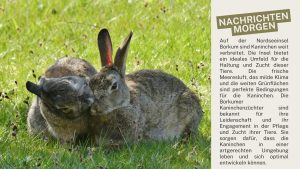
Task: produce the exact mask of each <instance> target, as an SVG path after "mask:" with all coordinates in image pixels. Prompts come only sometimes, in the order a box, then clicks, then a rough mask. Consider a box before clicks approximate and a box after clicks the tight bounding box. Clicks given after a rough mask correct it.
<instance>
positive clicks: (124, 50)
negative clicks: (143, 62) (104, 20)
mask: <svg viewBox="0 0 300 169" xmlns="http://www.w3.org/2000/svg"><path fill="white" fill-rule="evenodd" d="M132 34H133V33H132V31H131V32H130V33H129V35H128V36H127V38H126V39H125V40H124V41H123V43H122V44H121V46H120V47H119V48H118V51H117V53H116V57H115V63H114V64H115V66H117V68H119V70H120V71H121V73H122V75H125V70H126V58H127V54H128V49H129V45H130V40H131V37H132Z"/></svg>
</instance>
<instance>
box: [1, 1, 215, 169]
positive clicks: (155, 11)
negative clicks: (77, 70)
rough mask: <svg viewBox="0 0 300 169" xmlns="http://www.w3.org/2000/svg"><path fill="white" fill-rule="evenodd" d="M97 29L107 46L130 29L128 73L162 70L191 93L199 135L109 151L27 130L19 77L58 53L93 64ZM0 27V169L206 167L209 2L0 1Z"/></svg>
mask: <svg viewBox="0 0 300 169" xmlns="http://www.w3.org/2000/svg"><path fill="white" fill-rule="evenodd" d="M103 27H106V28H108V29H109V30H110V33H111V37H112V41H113V48H114V49H115V50H114V51H116V48H117V47H118V45H119V44H120V42H121V41H122V40H123V38H125V36H127V35H128V33H129V31H130V30H132V31H133V33H134V35H133V39H132V41H131V46H130V52H129V55H128V60H127V73H130V72H132V71H134V70H139V69H144V68H147V69H161V70H164V71H166V72H168V73H171V74H173V75H175V76H177V77H178V78H180V79H182V80H183V81H184V82H185V83H186V84H187V85H188V86H189V87H190V88H191V89H193V90H194V91H196V92H197V93H198V95H199V97H200V98H201V105H202V107H203V110H204V111H205V114H204V117H203V119H202V122H201V124H200V126H199V132H200V133H201V136H199V137H198V138H196V139H192V140H189V141H187V142H186V143H180V142H179V141H168V142H144V143H140V144H138V145H129V146H124V147H122V148H119V149H115V150H111V149H107V148H104V147H102V146H99V147H93V146H91V145H77V146H74V145H65V146H61V145H60V144H59V143H58V142H57V141H53V140H48V141H45V140H43V139H41V138H35V137H32V136H30V135H28V134H27V130H26V116H27V111H28V104H27V102H28V103H29V104H30V103H31V100H32V97H33V95H32V94H30V93H29V92H27V91H26V89H25V82H26V81H27V80H31V81H36V80H37V77H38V76H41V75H42V74H43V72H44V71H45V70H46V69H47V67H49V66H50V65H51V64H53V63H54V62H55V60H56V59H58V58H61V57H63V56H73V57H79V58H84V59H86V60H87V61H89V62H90V63H92V64H93V65H94V66H95V67H96V68H97V69H100V59H99V54H98V48H97V43H96V38H97V34H98V32H99V30H100V29H101V28H103ZM0 32H1V33H0V39H1V41H0V92H1V95H2V96H1V97H0V100H1V101H0V168H36V167H38V166H40V167H42V168H95V167H101V166H102V167H107V168H139V167H140V168H141V167H142V168H195V167H198V168H210V135H211V132H210V91H211V88H210V0H197V1H194V0H190V1H184V0H177V1H176V0H169V1H166V2H164V1H157V0H148V1H147V2H146V1H135V0H128V1H125V0H113V1H102V0H96V1H94V0H88V1H85V0H81V1H75V0H69V1H60V0H53V1H45V0H39V1H14V0H8V1H4V2H1V3H0ZM176 65H177V66H176ZM176 67H177V68H176ZM13 126H15V127H17V135H16V136H13V135H12V132H13Z"/></svg>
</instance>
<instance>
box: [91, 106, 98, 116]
mask: <svg viewBox="0 0 300 169" xmlns="http://www.w3.org/2000/svg"><path fill="white" fill-rule="evenodd" d="M91 115H97V111H96V108H95V106H92V107H91Z"/></svg>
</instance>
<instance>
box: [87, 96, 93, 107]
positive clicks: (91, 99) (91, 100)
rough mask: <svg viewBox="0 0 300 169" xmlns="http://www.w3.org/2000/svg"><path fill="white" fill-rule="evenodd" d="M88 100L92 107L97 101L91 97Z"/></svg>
mask: <svg viewBox="0 0 300 169" xmlns="http://www.w3.org/2000/svg"><path fill="white" fill-rule="evenodd" d="M87 100H88V102H89V105H92V104H93V103H94V101H95V98H94V97H89V98H88V99H87Z"/></svg>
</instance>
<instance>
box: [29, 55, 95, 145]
mask: <svg viewBox="0 0 300 169" xmlns="http://www.w3.org/2000/svg"><path fill="white" fill-rule="evenodd" d="M95 73H96V70H95V68H94V67H93V66H92V65H90V64H89V63H88V62H86V61H85V60H82V59H78V58H69V57H66V58H62V59H59V60H58V61H57V62H56V63H55V64H54V65H53V66H51V67H50V68H48V69H47V70H46V72H45V77H46V78H42V79H41V80H40V84H39V85H36V84H34V83H32V82H27V83H26V87H27V89H28V90H29V91H30V92H32V93H34V94H36V95H37V96H38V97H37V98H35V99H34V100H33V103H32V105H31V108H30V110H29V112H28V117H27V123H28V130H29V132H30V133H31V134H40V133H50V135H52V136H54V137H56V138H58V139H60V140H62V141H70V140H74V139H75V137H76V136H77V135H80V134H86V133H87V132H88V116H89V114H88V112H89V108H90V105H91V103H92V102H93V100H94V96H93V95H92V93H91V90H90V88H89V86H88V85H87V80H88V78H89V77H91V76H92V75H94V74H95ZM55 77H56V78H55Z"/></svg>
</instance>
